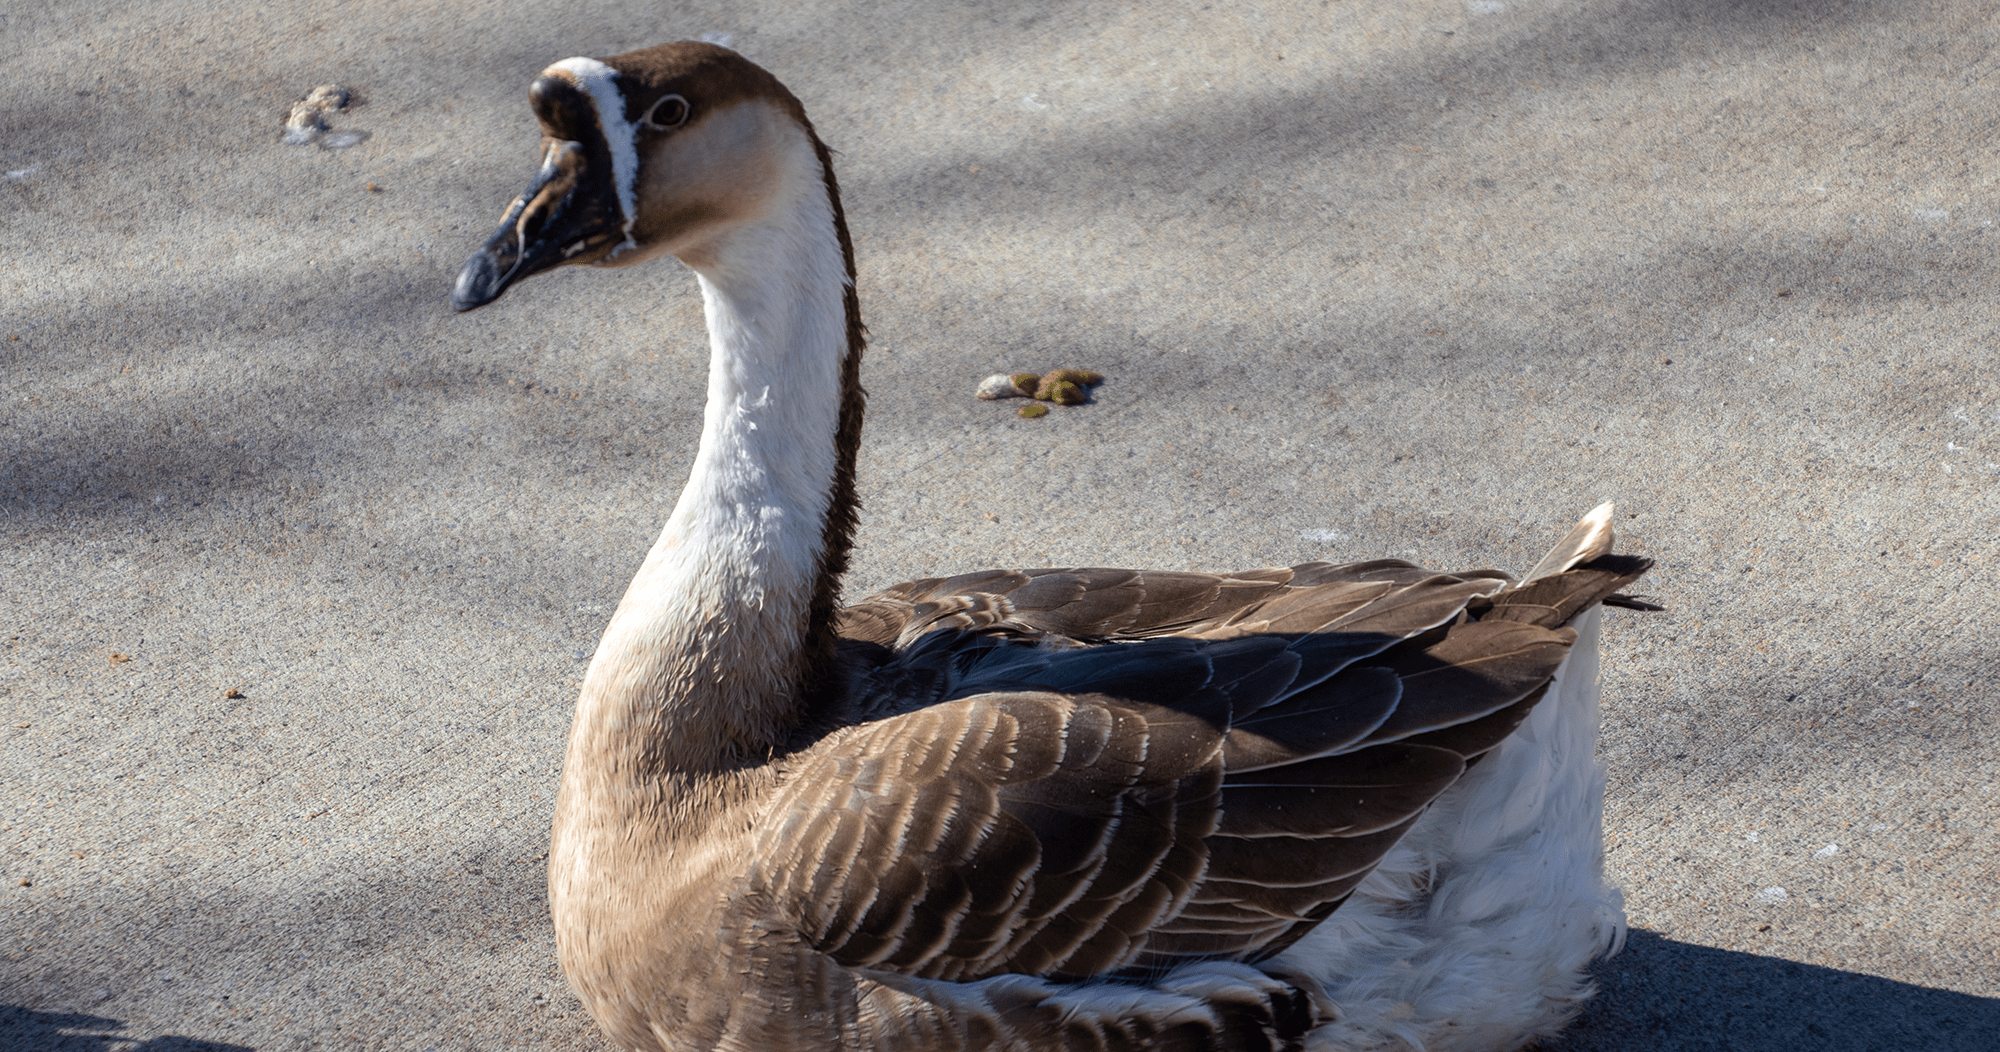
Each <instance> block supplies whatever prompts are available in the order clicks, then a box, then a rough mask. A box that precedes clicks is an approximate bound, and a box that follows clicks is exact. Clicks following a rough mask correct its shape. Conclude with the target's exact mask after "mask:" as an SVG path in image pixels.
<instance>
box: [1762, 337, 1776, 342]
mask: <svg viewBox="0 0 2000 1052" xmlns="http://www.w3.org/2000/svg"><path fill="white" fill-rule="evenodd" d="M1764 342H1765V343H1777V342H1778V338H1777V337H1776V336H1766V337H1764Z"/></svg>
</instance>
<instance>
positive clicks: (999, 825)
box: [452, 43, 1651, 1052]
mask: <svg viewBox="0 0 2000 1052" xmlns="http://www.w3.org/2000/svg"><path fill="white" fill-rule="evenodd" d="M528 99H529V104H530V106H531V107H532V109H533V111H534V114H535V117H536V119H537V120H538V122H539V123H540V126H541V131H542V140H541V144H540V166H539V168H538V170H537V171H536V173H535V175H534V177H533V179H532V181H531V182H530V184H529V186H528V188H527V189H526V190H525V191H523V192H522V193H521V194H520V195H519V196H518V197H516V198H515V199H514V200H513V201H512V203H511V204H510V205H508V207H507V208H506V211H505V215H504V218H503V220H502V222H501V224H500V228H499V230H498V231H497V232H496V233H495V234H494V235H493V236H492V238H491V239H490V240H489V241H487V242H486V244H485V245H484V247H482V248H480V249H479V250H478V251H477V252H475V253H474V254H473V255H472V256H471V257H470V258H469V259H468V260H467V262H466V263H465V266H464V268H463V269H462V271H461V272H460V274H459V276H458V279H457V283H456V285H455V286H454V288H453V291H452V305H453V306H454V307H455V308H456V309H458V310H461V311H463V310H470V309H473V308H475V307H479V306H481V305H483V304H487V303H490V302H492V301H493V300H495V299H496V298H498V297H499V296H500V295H501V294H502V293H503V292H504V291H506V290H507V289H508V288H510V287H511V286H513V285H514V284H517V283H519V282H521V281H522V280H523V279H525V278H527V277H529V276H531V275H534V274H538V273H541V272H543V271H546V270H550V269H552V268H555V267H558V266H563V265H570V264H589V265H593V266H600V267H623V266H631V265H635V264H638V263H641V262H645V261H647V260H651V259H655V258H658V257H660V256H668V255H671V256H674V257H676V258H678V259H679V260H680V261H681V262H683V263H685V264H686V265H687V266H688V267H689V268H690V269H692V270H693V271H694V273H695V278H696V281H697V282H698V283H699V285H700V289H701V293H702V301H703V306H704V311H705V316H706V321H707V327H708V334H709V380H708V391H707V404H706V409H705V411H704V415H703V420H702V429H701V438H700V445H699V448H698V451H697V453H696V455H695V458H694V463H693V466H692V468H691V471H690V475H689V478H688V481H687V484H686V487H685V489H684V490H683V492H682V493H681V495H680V498H679V500H678V502H677V503H676V504H675V505H674V508H673V511H672V512H671V514H670V515H669V517H668V519H667V522H666V526H665V528H664V529H663V530H662V532H661V533H660V535H659V538H658V540H657V542H656V543H654V544H653V546H652V548H651V550H650V551H649V552H647V554H646V556H645V559H644V562H643V563H642V565H641V566H640V567H639V569H638V572H637V573H636V575H635V576H634V577H633V579H632V582H631V585H630V587H629V589H628V590H627V591H626V593H625V595H624V598H623V600H622V601H621V602H620V603H619V605H618V607H617V610H616V612H615V613H614V614H613V615H612V617H611V619H610V623H609V625H608V626H607V627H606V629H605V631H604V635H603V639H602V641H601V642H600V644H599V646H598V648H597V651H596V653H595V656H594V657H593V658H592V660H591V662H590V666H589V670H588V672H587V674H586V677H585V681H584V684H583V687H582V690H581V694H580V696H579V698H578V701H577V706H576V715H575V723H574V725H573V727H572V730H571V734H570V738H569V745H568V752H567V756H566V758H565V761H564V765H563V769H562V775H561V785H560V790H559V793H558V797H557V802H556V807H555V815H554V819H553V826H552V831H551V840H550V847H549V855H548V859H549V883H548V893H549V905H550V911H551V914H552V917H553V920H554V925H555V934H556V943H557V948H558V955H559V959H560V963H561V965H562V968H563V971H564V973H565V974H566V975H567V977H568V979H569V982H570V983H571V985H572V986H573V988H574V990H575V992H576V993H577V995H578V996H579V997H580V998H581V1000H582V1001H583V1003H584V1004H585V1005H587V1006H588V1008H589V1010H590V1012H591V1013H592V1015H593V1016H594V1017H595V1019H596V1020H597V1022H598V1024H599V1025H600V1026H601V1027H602V1029H603V1030H604V1032H605V1033H606V1034H607V1035H608V1036H609V1037H610V1038H611V1039H612V1040H613V1041H615V1042H617V1043H618V1044H619V1045H622V1046H624V1047H626V1048H630V1049H644V1050H675V1052H680V1050H693V1049H739V1050H760V1052H786V1050H815V1052H825V1050H836V1049H838V1050H862V1049H868V1050H878V1049H879V1050H891V1052H940V1050H946V1049H964V1050H1001V1049H1004V1050H1018V1052H1054V1050H1084V1049H1091V1050H1098V1049H1184V1050H1194V1049H1200V1050H1221V1052H1234V1050H1249V1049H1267V1050H1275V1049H1304V1048H1314V1049H1363V1048H1369V1049H1372V1048H1425V1049H1445V1048H1482V1049H1490V1048H1508V1047H1514V1046H1518V1045H1520V1044H1521V1043H1523V1042H1527V1041H1530V1040H1533V1039H1535V1038H1537V1037H1539V1036H1543V1035H1546V1034H1549V1033H1552V1032H1554V1031H1555V1030H1556V1029H1558V1028H1559V1027H1560V1026H1561V1025H1562V1024H1563V1023H1564V1022H1565V1021H1567V1020H1568V1019H1569V1018H1570V1017H1571V1016H1573V1015H1574V1014H1575V1013H1576V1012H1577V1010H1578V1008H1579V1006H1580V1005H1581V1003H1582V1002H1583V1001H1584V1000H1585V999H1586V998H1587V997H1588V996H1590V994H1591V993H1592V986H1591V982H1590V979H1589V976H1588V974H1587V966H1588V965H1589V964H1590V962H1592V961H1593V960H1594V959H1596V958H1598V957H1600V956H1603V955H1605V954H1607V953H1611V952H1615V951H1616V948H1617V946H1618V944H1619V943H1620V942H1621V941H1622V938H1623V934H1624V916H1623V912H1622V908H1621V900H1620V898H1619V897H1618V893H1617V892H1616V891H1615V890H1613V889H1610V888H1608V887H1606V886H1605V883H1604V880H1603V877H1602V854H1603V850H1602V831H1601V824H1602V800H1603V791H1604V777H1603V774H1602V770H1601V768H1600V767H1599V766H1598V765H1597V762H1596V759H1595V757H1594V749H1595V745H1596V737H1597V718H1598V717H1597V705H1598V685H1597V679H1598V676H1597V664H1596V662H1597V641H1598V635H1599V628H1598V626H1599V617H1600V610H1601V607H1602V606H1603V605H1605V604H1612V605H1643V604H1641V603H1640V602H1639V601H1638V600H1633V599H1630V598H1629V597H1626V596H1623V595H1622V594H1621V593H1620V590H1621V589H1623V588H1624V587H1625V586H1626V585H1628V584H1629V583H1631V582H1632V581H1634V580H1635V579H1637V578H1638V577H1639V576H1640V574H1642V573H1644V572H1645V571H1646V569H1647V568H1648V567H1649V566H1650V565H1651V563H1650V560H1648V559H1645V558H1643V557H1638V556H1632V555H1619V554H1614V553H1613V552H1612V517H1613V516H1612V510H1611V507H1610V505H1605V506H1602V507H1599V508H1598V509H1596V510H1595V511H1592V512H1591V513H1590V514H1589V515H1587V516H1585V517H1584V518H1583V520H1582V521H1581V522H1580V523H1579V524H1578V525H1577V526H1576V527H1575V528H1574V529H1573V530H1572V531H1571V532H1570V533H1569V534H1568V535H1567V536H1565V537H1563V538H1562V539H1561V541H1560V542H1559V543H1558V544H1557V545H1556V546H1555V548H1554V549H1553V551H1551V552H1550V554H1549V555H1548V556H1547V557H1546V558H1544V559H1543V560H1542V561H1541V562H1540V563H1538V564H1537V565H1536V566H1535V567H1534V568H1533V569H1532V570H1531V571H1529V572H1528V573H1527V574H1526V575H1525V577H1523V578H1522V579H1521V580H1519V581H1516V580H1515V579H1513V578H1511V577H1510V576H1508V575H1507V574H1504V573H1501V572H1498V571H1493V570H1477V571H1471V572H1458V573H1443V572H1437V571H1432V570H1426V569H1423V568H1421V567H1419V566H1418V565H1416V564H1414V563H1411V562H1405V561H1400V560H1393V559H1385V560H1375V561H1370V562H1359V563H1350V564H1346V565H1331V564H1328V563H1323V562H1309V563H1304V564H1302V565H1297V566H1292V567H1288V568H1276V569H1256V570H1249V571H1244V572H1235V573H1191V572H1166V571H1135V570H1118V569H1101V568H1043V569H1023V570H1010V569H993V570H982V571H976V572H971V573H966V574H962V575H959V576H953V577H944V578H926V579H922V580H915V581H909V582H906V583H903V584H899V585H896V586H895V587H892V588H889V589H887V590H885V591H882V592H880V593H879V594H876V595H873V596H870V597H868V598H866V599H863V600H861V601H859V602H857V603H855V604H853V605H850V606H845V607H843V606H842V605H841V603H840V584H841V577H842V574H843V572H844V570H845V569H846V567H847V564H848V558H849V552H850V544H851V538H852V536H853V532H854V529H855V524H856V507H857V505H856V494H855V458H856V450H857V448H858V446H859V444H860V439H861V419H862V408H863V391H862V388H861V384H860V366H861V356H862V348H863V342H864V330H863V327H862V324H861V317H860V311H859V307H858V303H857V300H856V293H855V270H854V252H853V246H852V243H851V242H850V240H849V237H848V232H847V225H846V220H845V218H844V216H843V213H842V210H841V199H840V193H839V187H838V184H837V183H836V180H835V178H834V171H833V167H832V164H831V162H830V159H829V151H828V149H827V147H826V146H825V145H824V144H823V143H822V142H821V141H820V139H819V137H818V135H817V134H816V133H815V132H814V130H813V125H812V123H811V122H810V121H809V120H808V119H807V117H806V113H805V110H804V108H803V106H802V105H801V104H800V103H799V101H798V99H797V98H795V97H794V96H793V95H792V93H791V92H789V91H788V90H786V88H785V87H784V86H783V85H781V84H780V83H779V81H778V80H777V79H776V78H775V77H773V76H772V75H771V74H770V73H768V72H766V71H765V70H764V69H762V68H760V67H759V66H757V65H754V64H752V63H751V62H749V61H748V60H746V59H744V58H743V57H741V56H739V55H737V54H736V53H735V52H732V51H730V50H727V49H725V48H722V47H719V46H715V45H712V44H705V43H675V44H667V45H663V46H660V47H655V48H650V49H646V50H640V51H634V52H631V53H628V54H623V55H618V56H615V57H612V58H606V59H601V60H599V59H588V58H572V59H568V60H565V61H562V62H558V63H556V64H555V65H553V66H550V67H549V68H547V69H546V70H544V71H543V72H542V73H541V75H540V77H539V78H537V79H536V80H535V81H534V82H533V85H532V87H531V88H530V89H529V96H528Z"/></svg>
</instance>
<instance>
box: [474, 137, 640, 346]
mask: <svg viewBox="0 0 2000 1052" xmlns="http://www.w3.org/2000/svg"><path fill="white" fill-rule="evenodd" d="M610 168H611V165H609V164H592V163H589V161H588V152H587V151H586V150H585V148H584V145H583V144H582V143H580V142H567V141H563V140H550V141H549V143H548V148H547V152H546V153H545V154H544V155H543V158H542V167H541V170H540V171H538V172H536V173H535V179H534V182H532V183H529V184H528V188H527V189H526V190H523V191H522V192H521V196H519V197H517V198H515V199H514V203H513V204H511V205H509V206H507V214H506V215H505V216H504V217H502V218H501V220H500V229H499V230H497V231H495V232H494V234H493V236H492V237H491V238H490V239H488V240H487V242H486V245H485V247H483V248H481V249H480V250H479V251H477V252H474V253H473V254H472V257H471V258H470V259H467V260H466V261H465V266H464V267H463V268H461V269H460V270H459V272H458V282H457V284H456V285H454V286H453V287H452V290H451V307H452V309H453V310H458V311H468V310H471V309H473V308H474V307H484V306H485V305H487V304H489V303H491V302H493V301H494V300H497V299H499V298H500V294H501V293H503V292H505V291H507V287H508V286H510V285H513V284H514V283H515V282H518V281H520V280H522V279H523V278H526V277H529V276H530V275H534V274H540V273H541V272H542V271H545V270H552V269H554V268H556V267H560V266H563V265H564V264H568V263H595V262H598V261H599V260H602V259H603V258H604V257H605V256H607V255H609V254H610V253H611V251H612V250H613V249H614V248H616V247H617V246H618V245H620V244H622V243H624V240H625V215H624V211H623V210H622V209H621V208H620V207H619V203H618V191H617V188H616V186H615V185H614V183H613V181H612V174H611V171H610Z"/></svg>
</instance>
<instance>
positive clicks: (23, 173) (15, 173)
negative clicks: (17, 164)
mask: <svg viewBox="0 0 2000 1052" xmlns="http://www.w3.org/2000/svg"><path fill="white" fill-rule="evenodd" d="M41 170H42V166H41V165H39V164H37V165H32V166H30V167H27V168H15V169H13V170H12V171H9V172H8V173H7V178H9V179H26V178H27V177H29V176H31V175H33V174H35V173H36V172H39V171H41Z"/></svg>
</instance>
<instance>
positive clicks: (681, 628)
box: [572, 125, 849, 771]
mask: <svg viewBox="0 0 2000 1052" xmlns="http://www.w3.org/2000/svg"><path fill="white" fill-rule="evenodd" d="M788 127H789V128H790V129H791V130H792V132H793V134H789V135H787V136H785V137H784V138H785V139H786V142H785V144H784V148H783V149H781V150H780V151H779V152H778V155H779V158H780V159H781V162H782V165H783V167H784V168H785V171H784V172H783V173H782V174H781V176H780V178H779V180H778V185H779V190H778V192H777V193H776V194H774V195H773V196H772V198H771V199H770V200H769V206H768V207H767V208H765V209H764V210H763V211H762V213H761V214H760V215H759V216H758V217H756V218H754V219H752V220H751V221H749V222H746V223H743V224H741V225H739V226H737V227H735V228H734V229H732V230H731V231H729V232H728V233H726V234H723V235H721V236H719V237H718V238H716V239H715V240H713V241H712V242H710V243H709V244H708V245H707V246H705V248H704V251H703V252H702V254H701V257H700V260H699V264H700V265H699V269H698V270H697V274H698V275H699V278H700V282H701V289H702V298H703V302H704V304H705V308H706V314H707V320H708V331H709V347H710V358H709V380H708V405H707V410H706V413H705V415H704V422H703V427H702V436H701V448H700V450H699V452H698V453H697V454H696V456H695V463H694V468H693V471H692V473H691V476H690V478H689V480H688V483H687V487H686V489H684V490H683V491H682V493H681V498H680V502H679V503H678V504H677V505H676V506H675V508H674V511H673V514H672V516H671V517H670V518H669V519H668V522H667V526H666V529H665V530H664V531H663V532H662V533H661V534H660V538H659V540H658V541H657V542H656V543H655V544H654V545H653V548H652V551H651V552H650V553H648V555H647V556H646V561H645V564H644V565H643V566H642V567H641V569H640V570H639V573H638V575H637V576H636V577H634V578H633V580H632V584H631V586H630V587H629V588H628V589H627V591H626V593H625V598H624V600H623V601H622V602H621V603H620V604H619V607H618V612H617V613H616V614H615V615H614V616H613V618H612V621H611V624H610V626H609V628H608V629H607V630H606V632H605V635H604V639H603V641H602V642H601V643H600V644H599V647H598V651H597V655H596V657H595V659H594V660H593V661H592V662H591V667H590V672H589V674H588V676H587V678H586V680H585V684H584V690H583V697H582V699H581V703H580V704H579V706H578V711H577V726H576V733H575V735H573V737H572V749H573V750H574V749H576V748H579V747H591V744H590V743H594V745H595V747H599V748H608V749H610V750H611V751H613V752H628V749H629V750H636V751H631V752H629V755H630V756H631V757H632V758H633V761H634V762H638V763H643V764H645V765H646V766H648V767H654V766H655V765H658V766H659V768H661V769H663V770H665V771H696V770H700V769H704V768H708V767H713V766H715V765H717V764H726V763H728V762H730V761H731V760H734V759H740V758H744V757H745V756H746V754H747V753H750V752H752V751H754V752H756V753H758V754H761V753H762V751H763V750H764V749H766V748H769V747H771V746H773V745H775V744H776V743H777V742H778V741H779V740H781V739H782V737H783V735H784V734H785V732H786V731H787V730H788V729H789V728H790V726H791V725H792V724H793V722H794V721H795V720H796V719H797V706H798V704H799V700H800V699H799V697H798V694H799V688H800V672H801V668H802V661H803V654H804V647H803V644H804V641H805V636H806V629H807V609H808V605H809V604H810V602H811V600H812V596H813V593H814V589H815V586H816V585H817V583H818V581H817V578H818V575H819V572H820V569H821V566H822V555H823V551H824V547H825V544H826V522H827V511H828V504H829V501H830V499H831V492H830V491H831V488H832V485H833V478H834V472H835V470H836V467H837V461H838V458H839V450H838V449H837V448H836V441H835V432H836V428H837V426H838V423H839V414H840V406H841V401H842V391H841V382H842V365H843V362H844V360H845V358H846V355H847V353H848V325H847V315H846V304H845V293H846V286H847V284H848V281H849V277H848V273H847V266H846V259H845V255H844V253H843V251H842V248H841V245H840V241H839V238H838V235H837V234H836V231H835V225H834V217H833V207H832V203H831V201H830V200H829V198H828V192H827V187H826V179H825V172H824V169H823V167H822V165H821V163H820V161H819V158H818V155H817V153H816V152H815V149H814V144H813V141H812V138H811V136H810V135H809V134H808V133H807V132H806V131H805V129H803V128H799V127H797V126H796V125H788ZM794 140H795V141H794ZM618 739H625V740H626V741H625V745H626V746H627V748H621V747H620V746H619V744H618ZM640 753H643V754H644V756H645V759H643V760H641V759H639V756H640ZM575 759H576V757H575V756H574V754H572V760H573V761H574V760H575Z"/></svg>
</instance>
